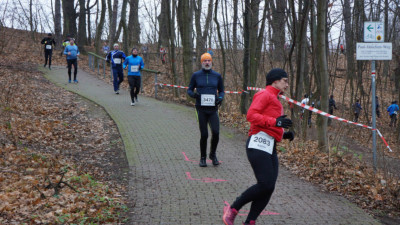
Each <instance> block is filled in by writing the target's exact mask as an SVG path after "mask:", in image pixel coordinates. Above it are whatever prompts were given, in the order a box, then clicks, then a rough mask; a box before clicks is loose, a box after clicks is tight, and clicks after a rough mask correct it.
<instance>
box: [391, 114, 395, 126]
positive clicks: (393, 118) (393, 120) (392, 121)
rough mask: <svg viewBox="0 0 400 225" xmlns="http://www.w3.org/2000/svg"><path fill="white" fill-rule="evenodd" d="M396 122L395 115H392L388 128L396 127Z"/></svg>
mask: <svg viewBox="0 0 400 225" xmlns="http://www.w3.org/2000/svg"><path fill="white" fill-rule="evenodd" d="M396 121H397V114H392V115H391V116H390V127H391V126H392V125H393V126H394V127H396Z"/></svg>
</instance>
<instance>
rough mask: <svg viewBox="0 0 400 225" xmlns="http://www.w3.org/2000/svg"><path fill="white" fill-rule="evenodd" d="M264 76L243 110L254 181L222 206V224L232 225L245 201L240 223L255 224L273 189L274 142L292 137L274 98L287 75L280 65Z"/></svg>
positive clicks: (280, 106)
mask: <svg viewBox="0 0 400 225" xmlns="http://www.w3.org/2000/svg"><path fill="white" fill-rule="evenodd" d="M266 78H267V86H266V89H265V90H263V91H260V92H258V93H256V94H255V95H254V97H253V102H252V103H251V106H250V108H249V110H248V112H247V120H248V121H249V122H250V130H249V138H248V140H247V144H246V153H247V158H248V159H249V161H250V164H251V167H252V168H253V171H254V174H255V176H256V179H257V184H255V185H253V186H251V187H249V188H248V189H247V190H246V191H244V192H243V193H242V194H241V195H240V196H239V197H238V198H237V199H236V201H235V202H234V203H233V204H232V205H231V206H226V207H225V208H224V215H223V217H222V219H223V221H224V223H225V224H226V225H233V224H234V220H235V217H236V215H237V214H238V211H239V210H240V209H241V208H242V207H243V206H244V205H245V204H247V203H249V202H251V208H250V212H249V215H248V216H247V219H246V221H245V223H244V224H255V221H256V219H257V217H258V216H259V215H260V213H261V212H262V211H263V210H264V208H265V207H266V206H267V204H268V202H269V199H270V198H271V195H272V193H273V192H274V189H275V183H276V179H277V177H278V166H279V163H278V156H277V153H276V143H277V142H280V141H281V140H282V138H283V139H290V141H292V140H293V138H294V134H293V132H291V131H288V132H284V128H289V127H290V126H292V121H291V120H290V119H288V118H285V117H286V115H283V107H282V104H281V102H280V101H279V99H278V95H279V93H281V92H284V91H285V90H286V88H287V87H288V86H289V85H288V75H287V73H286V72H285V71H284V70H282V69H272V70H271V71H270V72H269V73H268V74H267V76H266Z"/></svg>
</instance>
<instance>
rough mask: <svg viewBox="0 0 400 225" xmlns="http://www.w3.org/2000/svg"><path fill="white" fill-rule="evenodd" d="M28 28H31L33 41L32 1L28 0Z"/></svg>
mask: <svg viewBox="0 0 400 225" xmlns="http://www.w3.org/2000/svg"><path fill="white" fill-rule="evenodd" d="M29 27H30V28H31V38H32V40H35V32H34V26H33V11H32V0H29Z"/></svg>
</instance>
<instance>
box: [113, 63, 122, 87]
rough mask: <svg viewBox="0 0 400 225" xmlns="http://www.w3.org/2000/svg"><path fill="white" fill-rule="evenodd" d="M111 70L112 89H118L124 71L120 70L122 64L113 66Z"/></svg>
mask: <svg viewBox="0 0 400 225" xmlns="http://www.w3.org/2000/svg"><path fill="white" fill-rule="evenodd" d="M112 71H113V85H114V91H118V90H119V85H120V84H121V83H122V81H124V72H123V71H122V66H117V67H113V68H112Z"/></svg>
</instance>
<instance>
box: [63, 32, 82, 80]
mask: <svg viewBox="0 0 400 225" xmlns="http://www.w3.org/2000/svg"><path fill="white" fill-rule="evenodd" d="M64 55H67V63H68V83H71V67H72V65H74V83H78V80H77V79H76V74H77V73H78V55H79V49H78V46H77V45H76V44H75V40H74V39H73V38H71V39H70V40H69V45H67V46H66V47H65V49H64Z"/></svg>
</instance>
